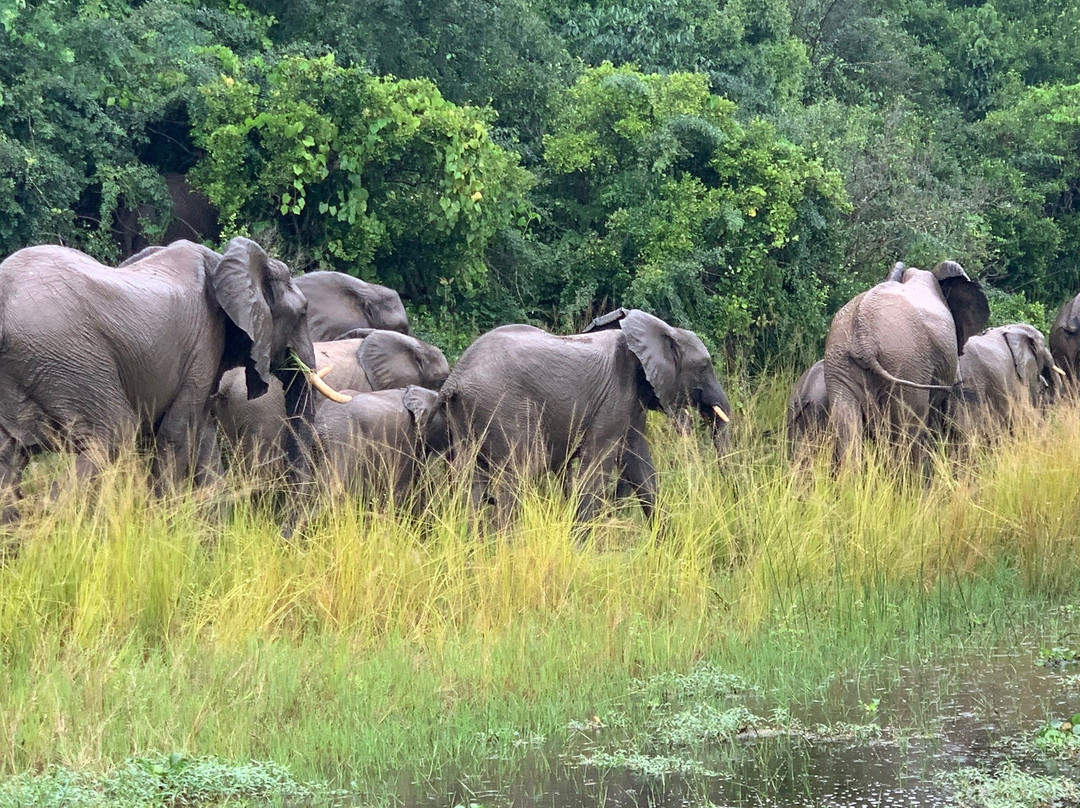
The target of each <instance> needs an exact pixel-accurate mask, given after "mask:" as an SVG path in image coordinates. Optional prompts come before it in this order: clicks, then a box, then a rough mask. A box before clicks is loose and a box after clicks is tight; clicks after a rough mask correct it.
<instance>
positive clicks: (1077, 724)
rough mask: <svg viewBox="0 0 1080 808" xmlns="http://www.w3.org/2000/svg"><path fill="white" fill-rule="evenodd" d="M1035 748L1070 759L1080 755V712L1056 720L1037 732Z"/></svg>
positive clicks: (1047, 753) (1057, 756) (1053, 755)
mask: <svg viewBox="0 0 1080 808" xmlns="http://www.w3.org/2000/svg"><path fill="white" fill-rule="evenodd" d="M1034 745H1035V748H1036V749H1038V750H1039V751H1040V752H1042V753H1043V754H1046V755H1050V756H1052V757H1056V758H1063V759H1070V758H1075V757H1077V756H1078V755H1080V713H1076V714H1075V715H1073V716H1072V718H1069V719H1068V720H1064V721H1062V720H1054V721H1051V722H1049V723H1048V724H1046V725H1045V726H1043V727H1041V728H1040V729H1039V731H1038V732H1037V733H1035V741H1034Z"/></svg>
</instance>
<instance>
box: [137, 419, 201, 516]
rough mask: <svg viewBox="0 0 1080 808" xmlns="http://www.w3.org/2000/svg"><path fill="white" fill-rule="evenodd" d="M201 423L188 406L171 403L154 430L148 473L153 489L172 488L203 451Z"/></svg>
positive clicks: (161, 493) (182, 478)
mask: <svg viewBox="0 0 1080 808" xmlns="http://www.w3.org/2000/svg"><path fill="white" fill-rule="evenodd" d="M200 426H201V424H200V423H199V421H198V419H197V418H196V417H193V416H192V414H191V412H190V410H188V409H187V408H185V407H178V406H175V405H174V407H172V408H170V411H169V412H168V413H167V414H166V415H165V417H164V418H163V419H162V420H161V424H160V425H159V426H158V430H157V451H156V452H155V454H154V462H153V465H152V466H151V470H150V477H151V479H152V480H153V484H154V493H155V494H158V495H159V496H160V495H163V494H166V493H169V492H172V491H175V490H176V489H177V488H178V487H179V485H180V483H181V482H182V481H183V480H185V479H186V478H187V476H188V475H189V474H190V473H191V472H192V471H193V469H194V467H195V466H196V464H197V458H198V456H199V455H200V454H201V453H202V451H203V446H202V440H203V438H202V430H201V429H200Z"/></svg>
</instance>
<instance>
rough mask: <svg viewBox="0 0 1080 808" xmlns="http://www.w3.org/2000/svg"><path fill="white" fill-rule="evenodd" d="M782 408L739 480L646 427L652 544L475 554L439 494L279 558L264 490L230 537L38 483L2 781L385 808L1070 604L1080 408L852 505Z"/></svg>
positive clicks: (321, 534) (561, 544)
mask: <svg viewBox="0 0 1080 808" xmlns="http://www.w3.org/2000/svg"><path fill="white" fill-rule="evenodd" d="M787 381H788V379H787V378H786V377H785V378H778V380H774V381H770V382H768V383H765V384H762V385H761V386H760V387H759V388H758V389H757V390H756V391H754V392H753V393H752V394H750V395H748V396H746V397H745V398H744V400H743V401H742V402H741V403H740V407H739V413H740V416H741V417H740V419H739V423H738V425H737V431H736V434H735V436H734V440H733V450H732V454H731V456H730V457H728V458H726V459H725V460H723V461H718V460H717V458H716V457H715V454H713V453H712V451H711V447H709V446H708V444H707V442H704V441H699V440H698V439H697V438H694V437H685V436H681V435H679V434H677V433H676V432H674V431H673V430H672V429H671V428H670V426H668V425H667V424H666V422H663V421H661V420H657V421H656V422H654V423H652V424H650V429H651V430H652V436H653V441H652V442H653V446H654V447H655V449H656V452H655V454H656V456H657V465H658V468H659V469H660V473H661V480H662V487H661V496H660V514H659V518H657V519H656V520H655V521H653V522H651V523H649V522H646V521H645V520H644V519H643V518H642V516H641V514H640V511H639V510H638V509H637V508H636V506H631V505H629V504H622V505H618V506H615V507H613V508H612V509H610V510H609V511H608V512H607V513H606V514H605V515H604V516H603V517H602V518H601V519H599V520H597V522H596V523H595V524H593V525H590V526H589V527H588V530H587V531H586V533H585V536H584V540H582V531H581V530H580V529H579V528H578V527H577V526H575V524H574V522H573V514H574V502H573V498H572V497H571V498H569V499H568V498H566V497H565V496H564V495H563V494H562V490H561V486H559V485H558V484H557V483H556V481H552V480H543V481H540V482H538V483H537V484H535V485H532V486H530V487H528V488H527V489H526V490H525V491H524V492H523V493H522V495H521V498H520V501H519V503H518V509H517V514H516V516H515V518H514V520H513V521H512V523H511V525H510V526H509V527H508V528H506V529H505V530H503V531H502V532H499V533H497V534H494V532H493V531H488V532H487V533H485V534H484V536H483V538H478V533H477V530H476V522H475V519H474V518H473V515H472V514H471V513H470V509H469V507H468V497H467V484H466V483H465V482H464V481H461V480H455V479H453V478H452V477H451V476H449V474H448V472H447V470H445V469H438V468H434V469H432V470H430V476H431V479H432V482H433V493H432V495H431V498H430V501H429V503H428V507H427V509H426V511H425V513H424V515H423V516H422V517H420V518H415V517H413V516H412V515H411V514H409V513H406V512H394V511H393V510H387V509H381V510H379V509H372V508H369V507H366V506H365V505H364V503H363V502H361V501H356V500H352V501H336V502H328V503H326V504H325V507H324V508H323V511H322V513H321V514H320V515H319V516H318V517H316V518H315V520H314V521H313V522H312V523H311V524H310V525H309V526H308V528H307V531H306V535H305V537H304V538H303V539H299V540H295V541H292V542H285V541H283V540H281V539H280V538H279V536H278V527H277V525H276V523H275V520H274V517H273V514H272V513H271V512H270V511H269V510H267V509H266V508H264V507H262V506H261V505H259V504H257V503H253V501H252V499H251V497H249V496H247V495H246V493H245V492H248V491H250V490H251V489H252V488H254V487H257V485H258V483H257V482H256V481H254V480H244V479H239V478H237V477H232V478H230V479H229V480H228V481H227V485H226V490H228V491H230V492H233V493H232V494H230V495H228V496H227V497H226V499H227V500H228V501H229V504H230V509H229V511H228V513H227V514H226V515H224V516H223V515H222V509H221V507H220V499H221V497H220V496H215V495H213V494H212V493H211V494H208V493H198V494H191V493H187V494H178V495H176V496H172V497H167V498H164V499H155V498H154V497H153V496H152V495H150V494H149V493H148V492H147V490H146V486H145V485H144V482H143V481H144V479H145V469H144V468H143V466H142V465H141V464H140V463H139V462H138V461H137V460H136V459H134V458H126V459H125V460H124V461H123V462H121V463H118V464H114V465H111V466H109V467H108V469H107V471H106V472H105V474H104V475H103V476H102V478H101V480H100V481H98V482H97V483H96V484H95V485H94V486H93V487H92V489H91V490H86V491H79V490H77V487H76V486H74V485H71V484H67V483H65V480H67V477H68V476H69V474H70V471H69V465H67V464H65V463H64V462H63V461H55V460H54V461H52V462H50V463H48V464H37V465H36V467H35V468H34V469H33V470H32V479H31V480H30V481H29V485H28V488H29V489H30V490H31V491H32V492H33V493H32V496H31V497H30V499H29V501H28V503H27V508H26V509H25V510H26V513H25V516H24V519H23V520H22V522H21V523H20V524H18V525H17V526H14V527H10V528H8V529H7V532H6V533H5V534H4V535H3V538H2V539H0V541H2V542H3V545H4V547H5V548H6V553H7V555H6V557H5V559H4V560H3V562H2V563H0V662H2V664H0V774H2V775H4V776H10V775H13V774H16V773H19V772H23V771H25V770H28V769H37V768H40V767H42V766H45V765H48V764H61V765H64V766H68V767H70V768H73V769H76V770H90V771H94V770H106V769H108V768H109V767H110V766H111V765H114V764H116V763H117V762H119V761H121V760H123V759H124V758H126V757H128V756H131V755H141V754H148V753H151V752H165V753H168V752H172V751H179V752H184V753H186V754H190V755H215V756H220V757H223V758H227V759H241V760H242V759H259V760H267V759H268V760H273V761H275V762H277V763H281V764H285V765H287V766H289V767H290V768H291V769H292V770H293V771H294V772H295V773H297V774H298V775H300V776H303V777H305V778H325V779H327V780H329V781H331V782H332V783H338V784H341V783H345V784H347V783H349V782H350V781H353V780H356V781H358V782H359V783H361V784H362V787H363V788H366V789H370V790H371V791H372V792H373V793H374V792H377V791H378V789H380V788H384V787H387V784H389V783H392V782H393V781H394V778H395V777H397V776H398V775H400V774H401V773H403V772H404V773H407V774H408V775H409V776H410V777H413V776H417V777H421V778H422V777H424V776H428V775H431V774H432V773H434V772H437V771H440V770H442V769H443V768H444V767H447V766H457V765H460V766H465V767H468V766H472V765H479V762H480V761H484V760H486V759H488V758H490V757H492V756H493V755H494V756H496V757H501V758H504V759H505V760H506V761H507V765H509V766H513V765H514V761H516V760H519V759H520V757H521V756H522V755H523V754H525V751H526V750H529V749H533V750H536V749H545V750H550V749H551V748H553V747H552V746H551V744H554V745H555V746H554V748H557V747H558V744H559V742H560V739H562V738H564V737H565V735H566V733H567V730H566V727H567V724H568V722H570V721H571V720H579V721H581V720H588V719H590V718H591V717H592V716H594V715H595V716H600V717H601V719H602V720H604V721H607V722H612V723H618V722H619V721H622V722H624V723H627V724H632V723H633V720H634V718H633V716H632V715H626V714H624V713H625V711H626V710H628V709H630V708H629V707H628V706H627V703H626V699H625V695H626V693H628V692H630V691H632V690H633V688H634V687H635V685H634V683H635V681H637V680H641V679H644V678H647V677H649V676H652V675H655V674H658V673H662V672H665V671H685V670H688V669H690V668H692V667H693V666H695V665H697V664H699V663H700V662H701V661H703V660H708V661H710V662H711V663H712V664H714V665H716V666H718V667H719V668H721V669H723V670H727V671H730V672H732V673H735V674H738V675H740V676H742V677H744V678H746V679H748V680H749V681H751V682H755V683H758V684H761V685H764V686H767V687H769V688H771V692H773V693H775V695H776V698H777V700H778V705H782V704H784V703H786V701H787V700H796V699H800V698H808V697H809V696H810V695H811V694H812V692H813V691H814V688H815V687H816V686H818V685H819V684H820V683H821V682H822V681H825V680H826V679H827V677H828V676H829V675H831V674H833V673H835V672H837V670H838V669H848V670H850V669H853V668H858V667H859V666H863V665H866V664H868V663H869V662H870V661H871V660H874V659H880V658H881V657H882V656H885V655H894V656H895V655H902V654H903V653H905V652H914V649H918V648H920V647H922V645H925V643H927V642H930V641H932V640H933V641H936V640H939V639H942V638H946V637H948V636H949V635H950V634H952V633H955V632H956V631H957V630H959V629H960V628H961V627H962V628H964V630H967V629H968V628H969V627H970V625H971V618H972V616H974V615H977V616H980V619H981V620H982V621H983V622H985V621H986V620H989V619H991V616H992V615H995V614H1001V612H1000V611H995V610H1001V609H1007V610H1009V611H1015V610H1016V609H1017V608H1018V605H1019V604H1022V603H1030V602H1034V603H1041V604H1047V603H1056V602H1060V601H1063V600H1067V599H1068V598H1069V597H1071V596H1075V593H1076V584H1077V572H1076V565H1075V558H1076V557H1077V552H1078V551H1080V497H1078V496H1077V495H1076V492H1077V482H1076V481H1077V478H1078V477H1077V472H1078V469H1077V461H1076V458H1077V457H1080V411H1078V409H1077V408H1076V407H1061V408H1059V409H1058V410H1056V411H1055V412H1054V413H1053V414H1052V415H1051V416H1050V417H1048V418H1047V419H1046V420H1045V422H1040V423H1038V424H1030V425H1026V426H1024V427H1023V428H1021V429H1019V430H1018V431H1017V432H1016V434H1014V435H1011V436H1006V437H1003V438H1001V439H1000V440H999V441H998V442H997V443H996V444H995V445H993V446H989V447H969V448H968V449H967V451H966V452H965V455H964V459H963V460H962V461H957V460H955V459H954V458H955V453H954V454H947V453H945V452H944V451H943V452H942V453H940V454H939V455H938V456H936V457H935V458H934V459H933V463H934V466H935V468H934V469H933V473H932V474H930V475H924V474H923V473H921V472H916V471H913V470H910V469H907V468H905V467H902V466H898V465H897V464H896V463H895V462H894V460H893V459H892V458H891V457H889V456H888V453H887V452H882V451H870V452H867V454H866V457H865V458H864V461H863V462H862V464H861V465H860V467H859V468H857V469H850V470H847V471H846V472H844V473H842V474H839V475H837V474H833V473H832V470H831V469H830V468H829V463H828V460H827V457H826V456H825V454H824V453H823V454H822V455H820V456H817V457H812V458H810V459H809V460H807V461H805V462H803V463H800V464H793V463H792V462H791V461H790V460H789V458H788V457H787V452H786V451H785V448H784V446H783V442H782V436H781V435H780V434H778V433H776V432H773V433H771V434H770V433H768V432H767V426H769V425H773V424H777V423H780V422H782V408H783V400H784V396H785V395H786V384H787ZM53 479H59V480H60V490H61V492H62V493H61V495H60V496H59V497H58V498H57V499H55V500H51V499H50V498H49V497H48V496H47V495H46V493H47V489H48V483H50V482H51V481H52V480H53ZM920 644H922V645H920Z"/></svg>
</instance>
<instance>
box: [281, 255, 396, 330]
mask: <svg viewBox="0 0 1080 808" xmlns="http://www.w3.org/2000/svg"><path fill="white" fill-rule="evenodd" d="M296 284H297V285H298V286H299V287H300V291H302V292H303V293H304V295H305V296H306V297H307V299H308V306H309V308H308V324H309V328H310V329H311V338H312V340H314V341H315V342H326V341H328V340H335V339H341V336H342V334H344V333H345V332H346V331H352V330H353V329H356V328H381V329H384V330H386V331H400V332H401V333H402V334H408V333H409V318H408V316H407V315H406V314H405V307H404V306H403V305H402V304H401V297H400V296H399V295H398V293H397V292H395V291H394V290H393V289H390V288H389V287H386V286H380V285H379V284H377V283H368V282H367V281H362V280H360V279H359V278H353V277H351V276H349V275H346V274H345V273H343V272H328V271H319V272H309V273H307V274H306V275H301V276H300V277H299V278H297V279H296Z"/></svg>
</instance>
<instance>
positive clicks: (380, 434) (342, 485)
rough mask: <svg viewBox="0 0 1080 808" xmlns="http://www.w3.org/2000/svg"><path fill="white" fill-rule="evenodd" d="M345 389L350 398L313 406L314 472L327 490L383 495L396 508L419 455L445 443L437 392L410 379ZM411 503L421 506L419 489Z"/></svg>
mask: <svg viewBox="0 0 1080 808" xmlns="http://www.w3.org/2000/svg"><path fill="white" fill-rule="evenodd" d="M349 392H350V393H351V394H352V400H351V401H349V402H348V403H343V404H327V405H326V406H322V407H319V409H318V412H317V414H316V416H315V430H316V434H317V436H318V446H319V452H318V460H317V461H316V467H317V468H318V475H319V476H320V477H321V479H322V481H323V484H324V487H325V488H326V489H327V490H330V491H346V492H348V493H352V494H358V495H359V494H362V495H367V496H373V497H375V498H377V499H380V500H384V501H385V500H386V499H387V498H389V499H390V500H391V501H392V502H393V503H394V506H395V507H396V508H401V507H402V506H404V505H405V504H406V502H407V501H408V497H409V494H410V492H411V491H413V488H414V483H415V480H416V476H417V472H418V470H419V467H420V464H421V463H422V462H423V460H424V458H425V457H427V456H428V455H430V454H432V453H436V452H442V451H445V450H446V448H447V432H446V422H445V419H444V417H443V415H442V413H441V411H439V410H437V409H436V408H435V402H436V399H437V397H438V392H437V391H435V390H428V389H426V388H423V387H417V386H415V385H411V386H409V387H406V388H395V389H392V390H378V391H374V392H366V393H361V392H356V391H349ZM414 504H415V505H416V510H419V509H420V508H421V507H422V499H421V497H420V496H419V494H418V495H417V499H416V500H415V502H414Z"/></svg>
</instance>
